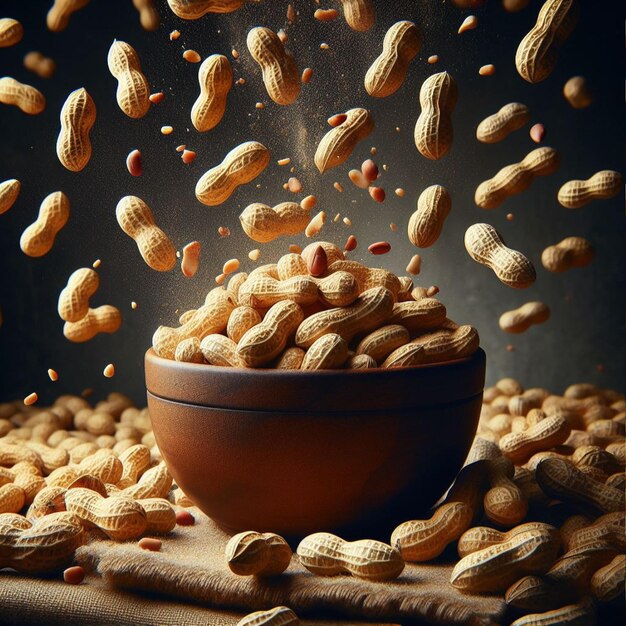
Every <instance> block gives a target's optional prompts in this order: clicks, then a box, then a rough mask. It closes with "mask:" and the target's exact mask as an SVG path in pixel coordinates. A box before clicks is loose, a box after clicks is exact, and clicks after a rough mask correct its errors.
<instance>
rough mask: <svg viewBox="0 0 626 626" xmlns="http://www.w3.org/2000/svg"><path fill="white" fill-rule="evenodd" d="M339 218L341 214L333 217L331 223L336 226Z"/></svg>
mask: <svg viewBox="0 0 626 626" xmlns="http://www.w3.org/2000/svg"><path fill="white" fill-rule="evenodd" d="M340 217H341V213H337V214H336V215H335V217H333V222H334V223H335V224H336V223H337V222H338V221H339V218H340Z"/></svg>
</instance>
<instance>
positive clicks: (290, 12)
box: [287, 4, 296, 24]
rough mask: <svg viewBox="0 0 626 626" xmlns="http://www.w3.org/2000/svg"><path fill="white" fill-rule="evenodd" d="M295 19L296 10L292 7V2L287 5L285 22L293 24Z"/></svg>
mask: <svg viewBox="0 0 626 626" xmlns="http://www.w3.org/2000/svg"><path fill="white" fill-rule="evenodd" d="M295 21H296V10H295V9H294V8H293V4H289V5H287V22H289V24H293V23H294V22H295Z"/></svg>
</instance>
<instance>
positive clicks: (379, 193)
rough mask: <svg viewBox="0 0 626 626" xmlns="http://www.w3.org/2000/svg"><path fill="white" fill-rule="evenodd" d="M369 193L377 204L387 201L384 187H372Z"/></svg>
mask: <svg viewBox="0 0 626 626" xmlns="http://www.w3.org/2000/svg"><path fill="white" fill-rule="evenodd" d="M369 192H370V196H372V199H373V200H375V201H376V202H384V201H385V190H384V189H383V188H382V187H370V188H369Z"/></svg>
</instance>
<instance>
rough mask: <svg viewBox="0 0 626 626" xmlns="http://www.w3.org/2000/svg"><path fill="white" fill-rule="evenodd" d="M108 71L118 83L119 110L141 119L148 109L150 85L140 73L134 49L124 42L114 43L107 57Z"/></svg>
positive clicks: (139, 64) (139, 65)
mask: <svg viewBox="0 0 626 626" xmlns="http://www.w3.org/2000/svg"><path fill="white" fill-rule="evenodd" d="M107 63H108V66H109V71H110V72H111V74H113V76H114V77H115V78H116V79H117V81H118V86H117V92H116V98H117V104H118V105H119V107H120V109H122V111H123V112H124V113H125V114H126V115H128V117H132V118H133V119H138V118H140V117H143V116H144V115H145V114H146V113H147V112H148V109H149V108H150V100H149V96H150V84H149V83H148V79H147V78H146V77H145V76H144V75H143V74H142V72H141V63H140V62H139V56H138V55H137V52H136V51H135V49H134V48H133V47H132V46H131V45H130V44H127V43H126V42H125V41H117V40H116V41H114V42H113V43H112V44H111V47H110V48H109V54H108V57H107Z"/></svg>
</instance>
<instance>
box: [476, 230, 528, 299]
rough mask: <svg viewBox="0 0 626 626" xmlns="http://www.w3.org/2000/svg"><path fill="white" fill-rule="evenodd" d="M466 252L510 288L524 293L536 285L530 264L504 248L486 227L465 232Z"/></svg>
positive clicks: (523, 257) (516, 253) (496, 232)
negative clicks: (523, 290) (524, 290)
mask: <svg viewBox="0 0 626 626" xmlns="http://www.w3.org/2000/svg"><path fill="white" fill-rule="evenodd" d="M465 249H466V250H467V252H468V254H469V255H470V256H471V257H472V259H474V261H476V262H478V263H481V264H482V265H486V266H487V267H489V268H491V269H492V270H493V271H494V273H495V275H496V276H497V277H498V278H499V279H500V281H501V282H502V283H504V284H505V285H507V286H509V287H513V288H514V289H525V288H527V287H530V286H531V285H532V284H533V283H534V282H535V279H536V273H535V268H534V267H533V264H532V263H531V262H530V261H529V260H528V259H527V258H526V257H525V256H524V255H523V254H522V253H521V252H518V251H517V250H512V249H511V248H507V247H506V246H505V245H504V242H503V241H502V238H501V237H500V234H499V233H498V231H497V230H496V229H495V228H494V227H493V226H491V225H489V224H474V225H472V226H470V227H469V228H468V229H467V231H466V232H465Z"/></svg>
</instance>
